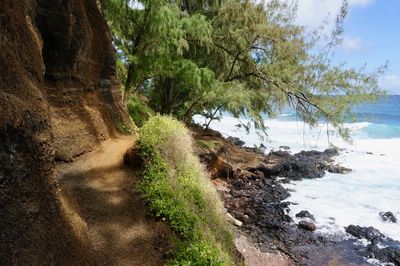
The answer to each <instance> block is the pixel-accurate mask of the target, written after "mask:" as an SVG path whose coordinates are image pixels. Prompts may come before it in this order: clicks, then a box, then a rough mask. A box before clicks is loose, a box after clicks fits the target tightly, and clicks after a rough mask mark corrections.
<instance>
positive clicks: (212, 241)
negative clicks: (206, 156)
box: [138, 115, 236, 265]
mask: <svg viewBox="0 0 400 266" xmlns="http://www.w3.org/2000/svg"><path fill="white" fill-rule="evenodd" d="M138 145H139V146H138V147H139V153H140V154H141V156H142V157H143V158H144V161H145V167H144V175H143V176H144V177H143V180H142V182H141V185H140V188H141V191H142V192H143V194H144V198H145V200H146V202H147V203H148V205H149V208H150V211H151V212H152V213H153V214H154V215H155V216H158V217H161V218H163V219H165V220H166V221H167V222H168V223H169V224H170V226H171V227H172V229H173V230H174V232H175V233H176V234H177V236H178V239H179V243H177V250H176V253H175V257H174V259H173V260H171V261H170V262H169V264H170V265H235V264H236V261H235V259H234V256H233V255H232V254H233V251H234V245H233V237H232V233H231V231H230V227H229V225H228V224H227V222H226V219H225V210H224V209H223V206H222V203H221V201H220V199H219V197H218V194H217V192H216V191H215V189H214V187H213V186H212V184H211V182H210V181H209V180H208V179H207V177H206V175H205V173H204V170H203V168H202V165H201V164H200V162H199V160H198V158H197V157H196V156H195V155H194V153H193V147H192V139H191V136H190V134H189V131H188V130H187V129H186V127H185V126H184V125H183V124H182V123H180V122H178V121H176V120H174V119H173V118H171V117H163V116H160V115H156V116H153V117H151V118H150V119H149V121H148V122H147V123H146V124H144V126H143V127H142V128H141V129H140V138H139V144H138Z"/></svg>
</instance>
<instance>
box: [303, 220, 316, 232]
mask: <svg viewBox="0 0 400 266" xmlns="http://www.w3.org/2000/svg"><path fill="white" fill-rule="evenodd" d="M298 226H299V228H301V229H304V230H308V231H315V230H317V227H316V226H315V224H314V223H312V222H309V221H300V222H299V225H298Z"/></svg>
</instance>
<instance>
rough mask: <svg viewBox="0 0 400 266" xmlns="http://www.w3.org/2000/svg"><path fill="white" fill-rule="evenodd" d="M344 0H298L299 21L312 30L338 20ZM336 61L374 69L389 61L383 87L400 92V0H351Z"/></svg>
mask: <svg viewBox="0 0 400 266" xmlns="http://www.w3.org/2000/svg"><path fill="white" fill-rule="evenodd" d="M341 2H342V1H341V0H298V3H299V10H298V18H297V20H298V23H300V24H302V25H306V26H307V27H308V28H310V29H312V28H315V27H317V26H318V25H321V23H322V22H323V20H324V19H328V20H329V21H332V23H333V21H334V18H335V16H336V14H337V12H338V10H339V8H340V6H341ZM335 60H336V61H337V62H347V63H348V65H349V66H352V67H357V66H362V65H364V63H366V64H367V68H368V69H370V70H372V69H375V68H377V67H379V66H380V65H383V64H385V62H386V61H387V60H388V61H389V69H388V70H387V72H386V73H385V75H384V76H383V77H382V78H381V82H380V83H381V86H382V88H384V89H387V90H388V91H389V92H390V93H392V94H400V0H349V14H348V17H347V19H346V22H345V34H344V41H343V44H342V45H341V47H339V48H338V49H337V52H336V56H335Z"/></svg>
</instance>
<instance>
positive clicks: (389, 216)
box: [379, 212, 397, 223]
mask: <svg viewBox="0 0 400 266" xmlns="http://www.w3.org/2000/svg"><path fill="white" fill-rule="evenodd" d="M379 216H381V218H382V220H383V221H384V222H392V223H397V218H396V216H394V214H393V213H392V212H380V213H379Z"/></svg>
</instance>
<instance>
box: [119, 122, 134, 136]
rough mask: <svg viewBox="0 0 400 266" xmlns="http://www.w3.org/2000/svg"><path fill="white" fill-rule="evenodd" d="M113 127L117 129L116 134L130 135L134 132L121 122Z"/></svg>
mask: <svg viewBox="0 0 400 266" xmlns="http://www.w3.org/2000/svg"><path fill="white" fill-rule="evenodd" d="M115 127H116V128H117V130H118V132H119V133H121V134H124V135H132V134H133V133H134V132H135V130H134V129H133V128H131V127H129V126H127V125H125V124H124V123H122V122H117V123H115Z"/></svg>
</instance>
